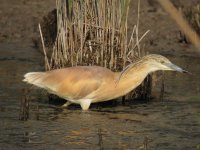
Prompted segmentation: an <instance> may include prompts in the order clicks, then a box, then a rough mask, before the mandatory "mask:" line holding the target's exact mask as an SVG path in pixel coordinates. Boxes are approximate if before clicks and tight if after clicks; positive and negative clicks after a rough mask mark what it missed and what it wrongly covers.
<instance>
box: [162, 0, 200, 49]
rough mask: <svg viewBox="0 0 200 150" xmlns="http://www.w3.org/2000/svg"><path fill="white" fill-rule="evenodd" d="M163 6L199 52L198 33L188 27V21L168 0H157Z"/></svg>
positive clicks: (199, 40) (199, 41)
mask: <svg viewBox="0 0 200 150" xmlns="http://www.w3.org/2000/svg"><path fill="white" fill-rule="evenodd" d="M158 2H159V3H160V4H161V5H162V6H163V8H164V9H165V10H166V11H167V12H168V13H169V14H170V16H171V17H172V18H173V19H174V20H175V21H176V23H177V24H178V25H179V27H180V28H181V30H182V31H183V33H184V34H185V35H186V36H187V37H188V38H189V39H190V41H191V42H192V43H193V44H194V45H195V46H196V47H197V48H198V50H199V51H198V52H200V38H199V36H198V34H197V33H196V32H195V31H194V30H193V29H192V28H191V27H190V25H189V24H188V22H187V21H186V20H185V19H184V18H183V16H182V15H181V13H180V12H178V10H177V9H176V8H175V7H174V5H173V4H172V3H171V2H170V0H158Z"/></svg>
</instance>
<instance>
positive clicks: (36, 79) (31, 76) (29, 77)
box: [23, 72, 46, 88]
mask: <svg viewBox="0 0 200 150" xmlns="http://www.w3.org/2000/svg"><path fill="white" fill-rule="evenodd" d="M45 78H46V73H45V72H29V73H26V74H25V75H24V79H23V81H24V82H27V83H30V84H33V85H36V86H38V87H41V88H45V87H44V84H43V81H44V79H45Z"/></svg>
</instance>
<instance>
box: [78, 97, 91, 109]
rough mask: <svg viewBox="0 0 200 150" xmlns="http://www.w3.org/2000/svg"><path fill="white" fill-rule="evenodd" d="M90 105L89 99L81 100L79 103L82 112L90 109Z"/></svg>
mask: <svg viewBox="0 0 200 150" xmlns="http://www.w3.org/2000/svg"><path fill="white" fill-rule="evenodd" d="M90 104H91V100H90V99H83V100H81V102H80V105H81V108H82V110H88V108H89V107H90Z"/></svg>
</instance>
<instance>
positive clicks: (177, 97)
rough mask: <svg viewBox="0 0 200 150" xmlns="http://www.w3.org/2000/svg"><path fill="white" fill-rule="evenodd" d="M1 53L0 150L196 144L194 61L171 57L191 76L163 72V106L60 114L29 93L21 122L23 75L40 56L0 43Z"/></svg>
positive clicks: (198, 93) (199, 130) (198, 74)
mask: <svg viewBox="0 0 200 150" xmlns="http://www.w3.org/2000/svg"><path fill="white" fill-rule="evenodd" d="M0 52H1V53H0V149H5V150H7V149H33V150H35V149H50V150H51V149H52V150H54V149H137V148H139V147H140V148H141V147H142V146H143V143H144V142H143V141H144V139H146V142H145V143H147V144H146V145H147V148H148V149H152V150H155V149H158V150H164V149H170V150H177V149H181V150H184V149H185V150H188V149H195V148H196V147H197V145H199V144H200V59H199V58H195V57H193V58H192V59H191V58H189V57H178V58H176V59H175V58H173V57H171V59H172V60H173V62H175V63H176V64H178V65H180V66H183V67H185V68H187V70H189V71H190V72H192V73H193V76H187V75H183V74H177V73H176V74H174V73H167V74H166V78H167V80H166V81H165V88H166V93H165V98H164V101H162V102H151V103H139V104H138V103H137V104H134V103H133V104H129V103H126V104H125V105H122V104H120V103H119V104H117V105H115V106H107V107H98V108H97V107H92V109H91V110H90V111H87V112H82V111H81V110H80V108H79V107H71V108H70V109H64V110H63V109H60V108H59V107H57V106H55V105H50V104H48V100H47V97H46V96H45V92H44V91H41V90H37V89H35V88H33V89H32V92H31V93H30V95H31V99H32V100H31V103H30V117H29V119H28V120H27V121H20V120H19V112H20V99H21V95H22V92H21V90H22V88H24V87H27V85H26V84H24V83H22V82H21V80H22V76H23V74H24V73H26V72H29V71H38V70H42V68H43V67H42V61H41V60H42V57H41V54H40V53H39V52H38V51H37V50H35V49H34V48H32V47H31V45H23V44H21V45H20V44H9V43H7V44H1V45H0ZM38 108H39V111H38Z"/></svg>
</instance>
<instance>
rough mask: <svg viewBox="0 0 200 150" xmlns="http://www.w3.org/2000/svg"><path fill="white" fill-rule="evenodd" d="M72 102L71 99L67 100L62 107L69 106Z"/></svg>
mask: <svg viewBox="0 0 200 150" xmlns="http://www.w3.org/2000/svg"><path fill="white" fill-rule="evenodd" d="M71 104H72V102H70V101H67V102H66V103H65V104H63V105H62V106H61V107H62V108H67V107H68V106H69V105H71Z"/></svg>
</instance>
